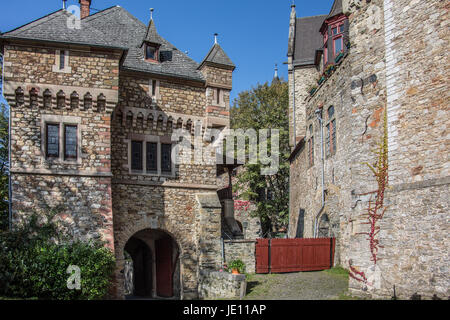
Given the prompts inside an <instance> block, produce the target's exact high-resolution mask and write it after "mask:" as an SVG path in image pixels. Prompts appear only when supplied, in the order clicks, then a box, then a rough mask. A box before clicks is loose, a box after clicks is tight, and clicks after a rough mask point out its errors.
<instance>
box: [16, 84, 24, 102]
mask: <svg viewBox="0 0 450 320" xmlns="http://www.w3.org/2000/svg"><path fill="white" fill-rule="evenodd" d="M24 102H25V94H24V91H23V89H22V88H21V87H18V88H17V89H16V103H17V105H19V106H21V105H23V104H24Z"/></svg>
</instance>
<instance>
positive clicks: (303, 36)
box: [294, 15, 327, 66]
mask: <svg viewBox="0 0 450 320" xmlns="http://www.w3.org/2000/svg"><path fill="white" fill-rule="evenodd" d="M326 17H327V15H319V16H312V17H304V18H297V22H296V26H295V49H294V65H296V66H299V65H313V64H314V62H315V61H314V60H315V56H316V50H319V49H321V48H322V47H323V37H322V34H321V33H320V32H319V30H320V27H321V26H322V24H323V22H324V21H325V19H326Z"/></svg>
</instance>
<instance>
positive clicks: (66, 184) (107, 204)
mask: <svg viewBox="0 0 450 320" xmlns="http://www.w3.org/2000/svg"><path fill="white" fill-rule="evenodd" d="M60 49H62V48H60ZM56 50H57V49H55V48H36V47H33V48H25V47H22V46H6V47H5V96H6V97H7V99H8V103H9V105H10V106H11V122H12V128H11V149H12V159H11V172H12V185H13V219H14V220H15V221H17V220H20V219H21V218H23V217H26V216H28V215H29V214H30V213H33V212H36V213H42V212H48V211H50V210H52V209H54V210H57V213H58V217H59V218H60V219H62V220H64V221H65V225H67V226H68V227H69V230H67V232H68V233H69V234H71V235H73V236H74V238H75V239H82V240H88V239H102V240H106V241H107V243H108V246H109V247H110V248H111V249H114V247H113V241H114V237H113V227H112V223H113V218H112V202H111V201H112V200H111V158H110V153H111V129H110V124H111V111H112V108H111V106H112V105H114V104H115V103H117V94H118V65H119V58H120V57H119V56H118V55H116V54H111V53H101V52H91V53H87V52H83V51H76V50H70V51H69V52H70V54H69V66H70V67H71V68H72V73H64V72H55V71H53V67H52V66H53V65H54V64H55V59H56V58H55V53H56ZM19 87H20V88H21V89H22V90H23V97H22V98H21V99H23V101H20V100H17V99H16V95H15V90H16V89H18V88H19ZM32 89H33V90H34V93H33V94H32V93H31V91H32ZM46 90H49V92H50V94H51V97H50V100H49V101H48V100H47V101H45V99H44V96H43V95H44V91H46ZM59 90H62V91H63V92H64V93H65V100H64V102H63V105H62V106H61V105H58V104H57V98H56V94H57V92H58V91H59ZM73 92H76V93H77V94H78V101H76V103H75V104H71V100H70V95H71V94H72V93H73ZM87 92H90V93H91V95H92V105H90V106H88V105H87V104H85V102H84V99H83V97H84V95H85V94H86V93H87ZM34 94H35V95H34ZM100 95H103V96H104V97H105V102H104V104H103V105H101V104H99V101H98V96H100ZM48 103H49V104H48ZM46 123H59V124H60V126H61V125H63V124H64V123H70V124H76V125H77V126H78V134H77V135H78V137H77V144H78V152H77V154H78V159H76V160H73V161H68V160H64V158H63V157H62V156H60V158H59V159H47V158H46V152H45V124H46ZM60 141H62V140H60ZM60 147H61V146H60ZM61 150H62V149H60V154H61Z"/></svg>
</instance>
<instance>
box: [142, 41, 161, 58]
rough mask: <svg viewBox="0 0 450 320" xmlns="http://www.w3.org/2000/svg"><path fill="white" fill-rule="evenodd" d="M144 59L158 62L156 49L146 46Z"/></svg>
mask: <svg viewBox="0 0 450 320" xmlns="http://www.w3.org/2000/svg"><path fill="white" fill-rule="evenodd" d="M145 59H147V60H155V61H158V48H157V47H155V46H152V45H150V44H147V45H146V47H145Z"/></svg>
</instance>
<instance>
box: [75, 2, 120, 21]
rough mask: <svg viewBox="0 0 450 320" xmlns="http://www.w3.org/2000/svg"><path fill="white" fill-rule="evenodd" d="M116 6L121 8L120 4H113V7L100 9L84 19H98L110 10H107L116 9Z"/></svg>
mask: <svg viewBox="0 0 450 320" xmlns="http://www.w3.org/2000/svg"><path fill="white" fill-rule="evenodd" d="M114 8H119V6H117V5H116V6H111V7H109V8H106V9H103V10H100V11H98V12H96V13H94V14H91V15H89V16H88V17H86V18H85V19H83V20H84V21H91V20H95V19H97V18H99V17H101V16H103V15H105V14H107V13H109V12H106V11H108V10H111V9H114Z"/></svg>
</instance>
